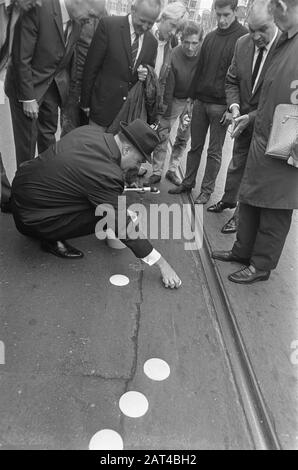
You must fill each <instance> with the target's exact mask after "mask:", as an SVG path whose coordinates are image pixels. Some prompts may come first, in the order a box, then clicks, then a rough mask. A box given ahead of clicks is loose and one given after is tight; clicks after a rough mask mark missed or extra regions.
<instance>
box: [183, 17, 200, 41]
mask: <svg viewBox="0 0 298 470" xmlns="http://www.w3.org/2000/svg"><path fill="white" fill-rule="evenodd" d="M193 34H198V35H199V41H201V40H202V39H203V34H204V33H203V29H202V28H201V26H200V25H199V24H198V23H196V22H195V21H186V23H184V26H183V28H182V32H181V40H182V41H183V40H184V39H185V38H186V37H187V36H192V35H193Z"/></svg>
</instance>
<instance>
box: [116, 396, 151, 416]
mask: <svg viewBox="0 0 298 470" xmlns="http://www.w3.org/2000/svg"><path fill="white" fill-rule="evenodd" d="M119 408H120V410H121V411H122V413H123V414H124V415H126V416H128V417H129V418H140V417H141V416H144V415H145V414H146V413H147V411H148V408H149V403H148V400H147V398H146V397H145V395H143V394H142V393H140V392H127V393H124V395H122V397H121V398H120V400H119Z"/></svg>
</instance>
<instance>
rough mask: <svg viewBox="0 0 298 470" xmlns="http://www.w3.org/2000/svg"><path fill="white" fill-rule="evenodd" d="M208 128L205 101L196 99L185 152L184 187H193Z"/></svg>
mask: <svg viewBox="0 0 298 470" xmlns="http://www.w3.org/2000/svg"><path fill="white" fill-rule="evenodd" d="M208 128H209V117H208V114H207V111H206V103H203V102H202V101H196V102H195V104H194V107H193V113H192V119H191V131H190V132H191V134H190V135H191V148H190V151H189V152H188V154H187V161H186V171H185V177H184V180H183V185H184V186H185V187H188V188H194V187H195V184H196V177H197V173H198V169H199V166H200V162H201V156H202V152H203V148H204V145H205V140H206V136H207V132H208Z"/></svg>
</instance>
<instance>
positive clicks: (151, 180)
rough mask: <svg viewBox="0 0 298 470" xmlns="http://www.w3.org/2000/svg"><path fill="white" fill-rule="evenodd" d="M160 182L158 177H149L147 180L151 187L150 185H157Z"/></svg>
mask: <svg viewBox="0 0 298 470" xmlns="http://www.w3.org/2000/svg"><path fill="white" fill-rule="evenodd" d="M160 180H161V176H160V175H151V176H150V178H149V179H148V183H149V185H150V186H151V185H152V184H157V183H159V182H160Z"/></svg>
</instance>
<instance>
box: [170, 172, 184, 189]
mask: <svg viewBox="0 0 298 470" xmlns="http://www.w3.org/2000/svg"><path fill="white" fill-rule="evenodd" d="M166 179H167V180H169V181H170V182H171V183H173V184H175V186H180V184H181V183H182V181H181V179H180V178H179V177H178V176H177V175H176V173H175V172H174V171H170V170H168V171H167V172H166Z"/></svg>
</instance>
